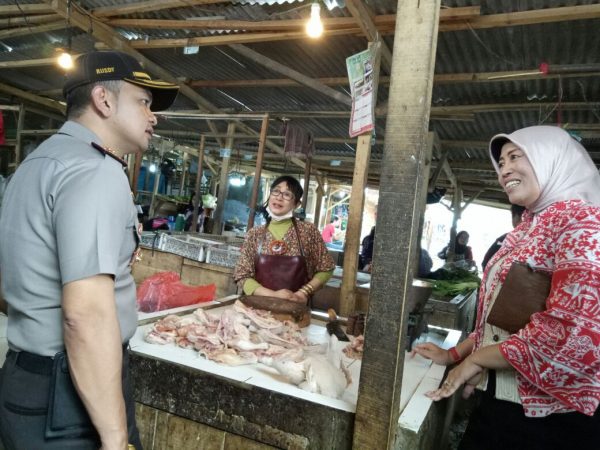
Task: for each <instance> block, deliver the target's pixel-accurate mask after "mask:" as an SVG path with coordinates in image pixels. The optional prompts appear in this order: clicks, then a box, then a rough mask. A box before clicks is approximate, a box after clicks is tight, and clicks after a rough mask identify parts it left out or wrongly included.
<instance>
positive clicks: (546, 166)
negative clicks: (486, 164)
mask: <svg viewBox="0 0 600 450" xmlns="http://www.w3.org/2000/svg"><path fill="white" fill-rule="evenodd" d="M509 141H510V142H512V143H513V144H515V145H516V146H517V147H519V148H520V149H521V150H523V152H524V153H525V154H526V155H527V159H529V162H530V163H531V166H532V167H533V172H534V173H535V175H536V177H537V181H538V183H539V185H540V191H541V194H540V196H539V198H538V199H537V200H536V201H535V202H534V203H533V205H531V207H530V208H529V209H530V210H531V212H532V213H534V214H535V213H538V212H540V211H543V210H544V209H546V208H547V207H548V206H550V205H551V204H552V203H554V202H558V201H564V200H583V201H585V202H587V203H589V204H592V205H600V174H598V169H596V166H595V165H594V162H593V161H592V159H591V158H590V156H589V154H588V152H587V151H586V149H585V148H584V147H583V146H582V145H581V144H580V143H579V142H577V141H576V140H575V139H573V138H572V137H571V135H570V134H569V133H567V132H566V131H565V130H563V129H562V128H559V127H553V126H548V125H542V126H534V127H527V128H522V129H520V130H517V131H515V132H513V133H511V134H497V135H496V136H494V137H493V138H492V140H491V141H490V147H489V152H490V157H491V159H492V164H493V165H494V168H495V169H496V172H498V173H500V169H499V168H498V159H499V158H500V151H501V150H502V146H503V145H504V144H506V143H507V142H509Z"/></svg>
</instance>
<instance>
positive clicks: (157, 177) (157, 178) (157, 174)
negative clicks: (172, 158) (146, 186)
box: [148, 164, 161, 217]
mask: <svg viewBox="0 0 600 450" xmlns="http://www.w3.org/2000/svg"><path fill="white" fill-rule="evenodd" d="M160 175H161V174H160V164H157V165H156V172H154V188H152V197H151V199H150V210H149V212H148V215H149V216H150V217H154V213H155V211H154V203H155V199H156V194H158V185H159V184H160Z"/></svg>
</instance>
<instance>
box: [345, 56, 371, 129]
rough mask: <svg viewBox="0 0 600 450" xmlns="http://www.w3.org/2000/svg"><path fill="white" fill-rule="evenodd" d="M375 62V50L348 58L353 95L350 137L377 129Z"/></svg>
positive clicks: (347, 64) (347, 66)
mask: <svg viewBox="0 0 600 450" xmlns="http://www.w3.org/2000/svg"><path fill="white" fill-rule="evenodd" d="M374 62H375V50H374V49H368V50H365V51H364V52H360V53H357V54H356V55H352V56H350V57H348V58H346V68H347V70H348V80H349V81H350V92H351V94H352V112H351V114H350V129H349V133H350V137H356V136H358V135H360V134H363V133H366V132H367V131H371V130H372V129H373V128H374V127H375V99H374V98H373V97H374V92H375V91H374V72H373V65H374Z"/></svg>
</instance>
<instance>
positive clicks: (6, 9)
mask: <svg viewBox="0 0 600 450" xmlns="http://www.w3.org/2000/svg"><path fill="white" fill-rule="evenodd" d="M53 12H54V11H53V10H52V8H51V7H50V6H49V5H47V4H46V3H31V4H22V3H19V4H15V5H4V6H0V16H20V15H21V14H49V13H53Z"/></svg>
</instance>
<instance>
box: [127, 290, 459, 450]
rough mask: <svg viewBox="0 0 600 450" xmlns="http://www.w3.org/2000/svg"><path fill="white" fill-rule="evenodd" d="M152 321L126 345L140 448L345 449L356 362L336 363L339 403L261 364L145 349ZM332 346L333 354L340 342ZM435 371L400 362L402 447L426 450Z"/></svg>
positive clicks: (434, 413)
mask: <svg viewBox="0 0 600 450" xmlns="http://www.w3.org/2000/svg"><path fill="white" fill-rule="evenodd" d="M220 301H222V302H223V303H219V302H220ZM230 307H231V299H221V300H217V301H216V302H215V304H213V305H210V306H207V308H212V311H213V312H217V313H218V312H219V311H222V310H224V309H226V308H230ZM190 311H191V310H188V313H189V312H190ZM170 312H171V311H166V312H163V315H164V314H167V313H170ZM179 312H180V313H185V310H184V309H180V310H179ZM155 314H156V313H155ZM155 318H156V316H154V317H152V318H148V317H146V320H144V321H143V324H141V325H140V326H139V327H138V330H137V332H136V335H135V336H134V338H133V339H132V340H131V343H130V344H131V350H130V352H131V366H132V377H133V381H134V386H135V388H134V392H135V398H136V401H137V417H138V425H139V427H140V430H141V433H142V438H143V444H144V448H146V449H150V450H152V449H162V448H178V449H187V448H189V449H192V448H194V449H195V448H199V447H203V445H202V443H208V442H211V443H213V444H214V443H219V445H218V447H216V448H231V449H233V448H244V449H246V448H248V449H255V448H256V449H266V448H272V447H277V448H289V449H313V448H314V449H323V448H327V449H349V448H351V447H352V435H353V425H354V412H355V409H356V402H357V395H358V382H359V377H360V360H351V359H349V358H346V357H344V358H343V359H342V361H343V363H344V365H346V367H347V368H348V370H349V371H350V373H351V376H352V384H351V385H350V386H348V387H347V388H346V391H345V392H344V394H343V396H342V397H341V398H339V399H336V398H330V397H326V396H323V395H320V394H315V393H310V392H307V391H304V390H302V389H300V388H298V387H296V386H295V385H292V384H290V383H289V382H288V381H287V380H286V379H285V378H284V377H283V376H281V375H280V374H279V373H277V372H276V371H275V370H274V369H273V368H271V367H269V366H266V365H264V364H260V363H257V364H251V365H246V366H237V367H231V366H226V365H223V364H218V363H215V362H213V361H209V360H207V359H205V358H203V357H201V356H199V354H198V352H196V351H195V350H192V349H183V348H179V347H176V346H175V345H173V344H171V345H164V346H162V345H155V344H149V343H147V342H145V341H144V336H145V333H146V332H147V331H148V329H149V327H151V326H152V325H151V323H149V322H152V321H153V320H151V319H155ZM324 325H325V324H324V323H323V322H319V321H318V320H313V322H312V323H311V325H310V326H309V327H308V328H306V329H304V332H303V333H304V334H305V335H306V336H307V337H308V338H309V340H311V341H313V342H314V341H315V340H316V341H317V342H329V337H328V335H327V334H326V330H325V327H324ZM457 334H459V333H457V332H448V331H443V332H436V333H431V336H428V337H427V339H430V340H433V341H435V342H437V343H439V344H440V345H443V346H452V345H454V344H455V341H456V339H457V337H456V335H457ZM334 345H335V346H336V347H335V351H336V352H341V349H342V348H343V347H344V346H345V343H340V342H337V343H334ZM443 373H444V368H443V367H441V366H437V365H435V364H434V365H432V364H431V362H430V361H427V360H424V359H422V358H420V357H416V358H410V357H409V356H408V355H406V357H405V368H404V378H403V385H402V395H401V408H402V409H403V413H402V416H401V420H400V424H399V433H400V435H401V436H403V438H402V439H403V440H404V441H405V442H412V443H417V444H418V446H417V447H414V448H426V447H421V444H422V443H423V442H426V440H427V436H426V433H424V430H425V429H427V430H430V431H431V430H432V429H433V428H432V427H435V426H438V425H439V424H440V423H441V420H440V418H439V411H438V410H437V409H436V408H434V407H433V406H432V402H431V401H430V400H429V399H427V397H425V396H424V395H423V393H424V392H426V391H428V390H430V389H433V388H435V387H437V386H438V385H439V383H440V381H441V379H442V376H443ZM403 448H408V447H403ZM411 448H413V447H411Z"/></svg>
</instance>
